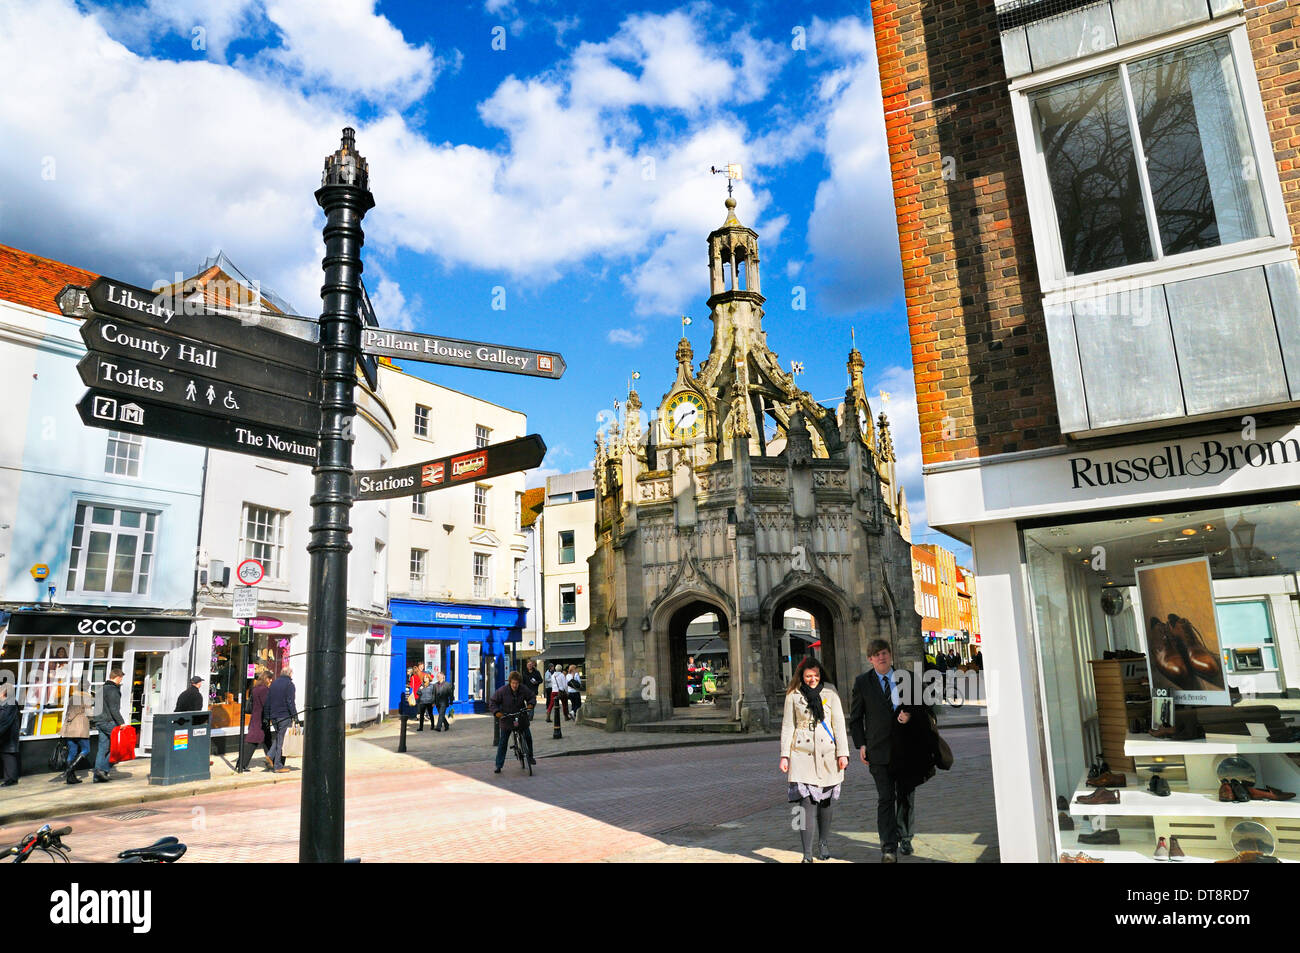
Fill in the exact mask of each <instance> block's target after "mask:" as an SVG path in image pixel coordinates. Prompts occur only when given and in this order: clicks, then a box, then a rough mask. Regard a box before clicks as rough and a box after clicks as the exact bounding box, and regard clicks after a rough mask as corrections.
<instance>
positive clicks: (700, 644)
mask: <svg viewBox="0 0 1300 953" xmlns="http://www.w3.org/2000/svg"><path fill="white" fill-rule="evenodd" d="M709 616H712V617H713V618H714V619H715V620H716V627H714V628H713V629H712V631H710V632H707V633H706V632H703V631H702V628H701V627H700V626H699V625H698V623H699V622H700V621H701V620H703V619H705V618H706V617H709ZM692 623H697V626H696V629H697V631H696V633H695V634H694V637H692V632H691V629H692ZM665 635H666V642H667V643H668V672H669V685H670V692H671V695H672V705H673V707H674V708H685V707H687V706H688V705H690V704H691V700H692V694H693V693H692V692H691V691H688V685H689V686H692V687H695V688H696V692H695V693H694V694H698V683H699V681H700V678H699V677H698V676H694V677H692V676H693V673H688V672H687V661H688V659H690V658H692V657H695V659H696V662H697V666H696V667H700V664H702V663H703V662H704V661H705V659H706V658H708V661H709V664H710V666H711V667H712V666H718V665H721V664H724V663H725V664H728V665H729V663H730V646H731V629H730V626H729V625H728V623H727V614H726V612H724V611H723V609H722V608H721V607H720V606H718V605H716V604H715V603H713V602H709V601H706V600H704V599H695V600H692V601H691V602H688V603H686V604H685V605H682V606H680V607H679V608H677V609H675V610H674V611H673V612H672V614H671V615H670V616H669V617H668V624H667V626H666V630H665ZM719 649H720V651H719ZM714 671H715V673H717V669H716V668H715V669H714Z"/></svg>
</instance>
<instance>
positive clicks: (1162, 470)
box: [1070, 437, 1300, 490]
mask: <svg viewBox="0 0 1300 953" xmlns="http://www.w3.org/2000/svg"><path fill="white" fill-rule="evenodd" d="M1297 463H1300V439H1297V438H1295V437H1286V438H1283V439H1279V440H1266V441H1265V440H1260V441H1251V442H1249V443H1231V444H1225V443H1223V442H1222V441H1220V440H1202V441H1201V442H1200V443H1198V444H1195V445H1192V446H1190V447H1187V448H1184V447H1183V446H1182V445H1181V444H1173V445H1170V446H1167V447H1164V448H1163V449H1161V450H1160V452H1158V453H1154V454H1152V455H1151V456H1148V457H1127V458H1124V459H1120V460H1102V461H1097V460H1094V459H1093V458H1092V457H1070V476H1071V478H1072V480H1073V481H1074V488H1075V489H1076V490H1078V489H1082V488H1084V487H1097V486H1120V485H1123V484H1125V483H1145V482H1147V481H1148V480H1169V479H1177V478H1178V477H1199V476H1217V475H1219V474H1221V473H1230V472H1232V471H1235V470H1241V469H1243V468H1245V467H1272V466H1283V465H1285V464H1297Z"/></svg>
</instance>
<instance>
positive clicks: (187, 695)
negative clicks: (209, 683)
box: [176, 675, 203, 712]
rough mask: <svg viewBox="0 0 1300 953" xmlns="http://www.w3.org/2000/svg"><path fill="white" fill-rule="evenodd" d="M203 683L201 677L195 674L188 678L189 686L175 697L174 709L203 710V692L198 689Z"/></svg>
mask: <svg viewBox="0 0 1300 953" xmlns="http://www.w3.org/2000/svg"><path fill="white" fill-rule="evenodd" d="M202 684H203V679H201V678H199V676H197V675H195V676H194V677H193V678H191V679H190V687H189V688H187V689H185V691H183V692H181V694H180V697H179V698H177V699H176V710H177V711H178V712H179V711H203V693H202V692H201V691H199V686H200V685H202Z"/></svg>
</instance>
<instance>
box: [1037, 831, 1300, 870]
mask: <svg viewBox="0 0 1300 953" xmlns="http://www.w3.org/2000/svg"><path fill="white" fill-rule="evenodd" d="M1057 837H1058V838H1059V842H1060V845H1061V851H1063V852H1064V853H1067V854H1077V853H1078V852H1079V851H1083V852H1084V853H1085V854H1090V855H1092V856H1093V857H1101V858H1103V859H1104V860H1105V861H1106V863H1108V864H1110V863H1117V864H1142V863H1147V864H1212V863H1214V862H1215V861H1216V860H1231V859H1232V858H1233V857H1236V856H1237V852H1236V851H1234V850H1224V849H1222V848H1219V847H1204V846H1201V845H1200V844H1197V843H1196V842H1188V841H1184V840H1183V839H1182V838H1179V840H1178V844H1179V846H1180V847H1182V849H1183V850H1184V851H1185V852H1186V853H1187V856H1186V857H1184V858H1182V859H1181V860H1156V859H1155V857H1153V856H1152V854H1153V853H1154V852H1155V849H1156V838H1155V836H1154V835H1153V834H1152V833H1151V831H1149V830H1134V829H1128V830H1121V831H1120V833H1119V843H1118V844H1080V843H1079V832H1078V831H1061V832H1060V833H1059V834H1058V835H1057ZM1058 856H1059V853H1058ZM1278 859H1279V860H1280V861H1282V863H1284V864H1291V863H1295V861H1292V860H1286V859H1284V858H1281V857H1279V858H1278Z"/></svg>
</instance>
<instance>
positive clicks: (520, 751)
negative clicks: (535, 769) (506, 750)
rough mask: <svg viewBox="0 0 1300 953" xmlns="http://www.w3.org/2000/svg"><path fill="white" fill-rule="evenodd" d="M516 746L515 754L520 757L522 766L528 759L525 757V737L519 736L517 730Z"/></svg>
mask: <svg viewBox="0 0 1300 953" xmlns="http://www.w3.org/2000/svg"><path fill="white" fill-rule="evenodd" d="M514 746H515V755H516V756H517V757H518V758H519V767H521V768H522V767H524V766H525V765H526V763H527V759H525V758H524V743H523V739H522V738H520V737H519V732H517V731H516V732H515V737H514Z"/></svg>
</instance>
